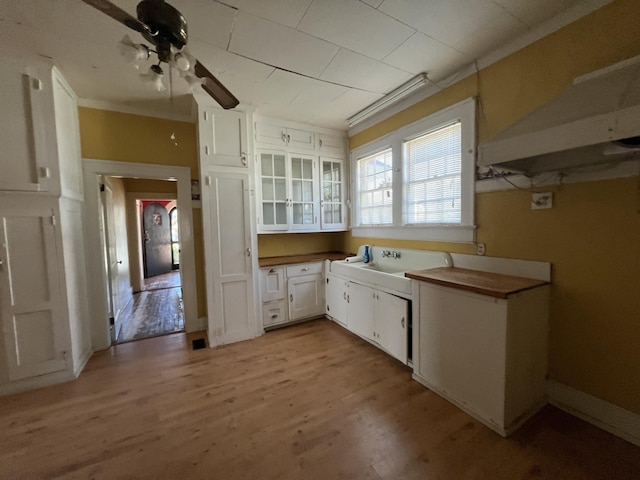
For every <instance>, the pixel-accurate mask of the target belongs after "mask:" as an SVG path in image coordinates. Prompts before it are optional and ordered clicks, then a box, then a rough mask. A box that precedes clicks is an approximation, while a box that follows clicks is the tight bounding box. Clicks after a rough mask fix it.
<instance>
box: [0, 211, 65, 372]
mask: <svg viewBox="0 0 640 480" xmlns="http://www.w3.org/2000/svg"><path fill="white" fill-rule="evenodd" d="M55 228H56V227H55V217H54V216H53V212H52V211H51V209H47V208H32V209H28V210H27V209H26V208H25V211H19V212H16V211H12V212H11V213H5V214H4V215H0V240H1V242H2V249H1V250H0V306H1V310H0V315H1V320H2V334H3V337H4V344H5V350H6V356H7V359H6V365H7V367H8V368H7V370H8V371H7V374H8V377H9V380H11V381H13V380H19V379H23V378H28V377H35V376H37V375H44V374H47V373H52V372H56V371H59V370H64V369H66V368H67V351H68V348H69V347H68V340H67V341H66V342H65V341H64V338H65V329H64V325H63V323H62V320H63V318H64V317H65V315H64V307H63V304H62V296H61V291H60V277H59V272H58V262H57V250H58V247H59V246H58V245H56V232H55ZM69 357H70V356H69ZM2 363H4V361H3V362H2Z"/></svg>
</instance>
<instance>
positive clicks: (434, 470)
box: [0, 320, 640, 480]
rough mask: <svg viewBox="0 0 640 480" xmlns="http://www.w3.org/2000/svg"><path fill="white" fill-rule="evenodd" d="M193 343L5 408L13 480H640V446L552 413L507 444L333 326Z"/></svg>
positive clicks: (143, 349)
mask: <svg viewBox="0 0 640 480" xmlns="http://www.w3.org/2000/svg"><path fill="white" fill-rule="evenodd" d="M192 338H193V335H189V336H187V335H185V334H175V335H170V336H164V337H156V338H153V339H148V340H143V341H140V342H135V343H127V344H123V345H117V346H115V347H113V348H111V349H110V350H108V351H105V352H99V353H97V354H95V355H94V356H93V357H92V358H91V360H90V362H89V364H88V365H87V368H86V369H85V371H84V372H83V374H82V375H81V376H80V378H79V379H78V380H76V381H74V382H69V383H67V384H63V385H57V386H53V387H49V388H44V389H41V390H37V391H33V392H27V393H23V394H19V395H13V396H9V397H4V398H0V478H3V479H4V478H8V479H55V478H64V479H70V478H82V479H114V478H122V479H146V478H154V479H164V478H166V479H178V478H180V479H182V478H189V479H234V480H235V479H260V480H262V479H267V480H268V479H292V480H293V479H305V480H306V479H311V480H314V479H323V480H324V479H375V480H381V479H384V480H391V479H393V480H396V479H402V480H404V479H430V480H431V479H439V480H448V479H456V480H459V479H492V480H501V479H505V480H506V479H509V480H511V479H526V478H531V479H534V478H535V479H538V478H546V479H554V480H555V479H585V480H596V479H598V480H599V479H638V478H640V448H638V447H635V446H633V445H631V444H629V443H627V442H625V441H623V440H621V439H619V438H616V437H614V436H612V435H610V434H608V433H606V432H604V431H601V430H599V429H597V428H595V427H593V426H591V425H589V424H586V423H585V422H583V421H581V420H578V419H576V418H574V417H571V416H569V415H567V414H566V413H564V412H561V411H559V410H557V409H555V408H553V407H547V408H545V409H544V410H543V411H542V412H541V413H540V414H538V415H537V416H536V417H534V419H532V420H531V421H530V422H528V423H527V424H525V425H524V426H523V427H522V428H521V429H520V430H519V431H518V432H516V433H515V434H514V435H513V436H512V437H510V438H509V439H503V438H501V437H499V436H498V435H497V434H495V433H494V432H492V431H491V430H489V429H487V428H486V427H485V426H484V425H482V424H481V423H479V422H477V421H475V420H474V419H473V418H471V417H469V416H468V415H466V414H465V413H464V412H462V411H460V410H459V409H458V408H456V407H454V406H453V405H451V404H450V403H449V402H447V401H446V400H444V399H442V398H441V397H439V396H437V395H435V394H434V393H433V392H430V391H429V390H427V389H425V388H424V387H423V386H421V385H420V384H418V383H417V382H415V381H413V380H412V379H411V371H410V369H408V368H407V367H406V366H404V365H402V364H400V363H399V362H397V361H395V360H394V359H392V358H391V357H389V356H388V355H386V354H385V353H383V352H382V351H380V350H378V349H377V348H375V347H373V346H371V345H369V344H367V343H366V342H364V341H363V340H361V339H359V338H357V337H355V336H353V335H352V334H350V333H349V332H347V331H346V330H344V329H343V328H341V327H339V326H337V325H335V324H333V323H331V322H328V321H326V320H318V321H313V322H308V323H304V324H298V325H294V326H291V327H288V328H283V329H280V330H276V331H272V332H269V333H268V334H266V335H264V336H262V337H260V338H257V339H255V340H250V341H246V342H240V343H237V344H233V345H227V346H223V347H220V348H217V349H213V350H212V349H202V350H192V349H191V348H190V343H189V341H190V339H192Z"/></svg>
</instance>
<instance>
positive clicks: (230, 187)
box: [202, 170, 257, 346]
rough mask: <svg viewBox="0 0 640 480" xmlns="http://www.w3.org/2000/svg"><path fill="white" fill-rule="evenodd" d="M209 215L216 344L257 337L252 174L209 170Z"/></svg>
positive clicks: (211, 329)
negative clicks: (252, 245)
mask: <svg viewBox="0 0 640 480" xmlns="http://www.w3.org/2000/svg"><path fill="white" fill-rule="evenodd" d="M203 173H204V174H205V187H204V188H203V189H202V193H203V198H202V200H203V202H202V209H203V216H204V224H205V225H204V226H205V255H206V266H207V268H206V271H207V305H208V317H209V319H208V323H209V342H210V345H212V346H213V345H220V344H226V343H232V342H237V341H240V340H246V339H249V338H252V337H254V336H255V335H256V332H257V329H256V321H255V304H254V301H255V300H254V291H253V259H252V252H251V234H252V230H251V209H250V201H251V199H250V188H251V186H250V180H249V173H248V172H247V173H244V172H238V173H236V172H232V173H229V172H228V171H216V170H208V171H205V172H203Z"/></svg>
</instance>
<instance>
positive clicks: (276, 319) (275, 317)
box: [262, 300, 287, 327]
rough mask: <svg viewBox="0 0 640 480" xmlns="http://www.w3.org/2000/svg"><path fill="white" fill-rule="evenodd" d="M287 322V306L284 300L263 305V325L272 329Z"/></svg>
mask: <svg viewBox="0 0 640 480" xmlns="http://www.w3.org/2000/svg"><path fill="white" fill-rule="evenodd" d="M286 322H287V305H286V303H285V301H284V300H277V301H275V302H269V303H265V304H264V305H262V325H263V326H265V327H270V326H272V325H279V324H281V323H286Z"/></svg>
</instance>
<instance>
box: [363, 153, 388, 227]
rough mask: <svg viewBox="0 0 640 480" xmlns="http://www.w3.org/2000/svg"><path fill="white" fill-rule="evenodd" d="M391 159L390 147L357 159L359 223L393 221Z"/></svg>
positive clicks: (379, 223)
mask: <svg viewBox="0 0 640 480" xmlns="http://www.w3.org/2000/svg"><path fill="white" fill-rule="evenodd" d="M392 160H393V157H392V154H391V149H390V148H387V149H386V150H383V151H381V152H378V153H374V154H373V155H368V156H366V157H362V158H359V159H358V176H357V179H358V186H357V189H358V205H359V206H360V208H359V211H358V214H359V223H360V225H385V224H391V223H392V221H393V211H392V206H393V205H392V203H393V186H392V176H393V175H392V174H393V161H392Z"/></svg>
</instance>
